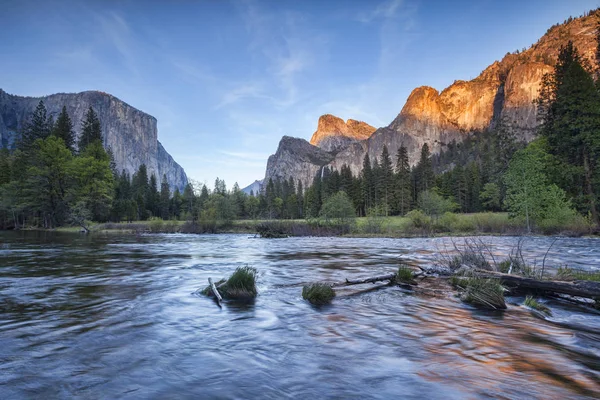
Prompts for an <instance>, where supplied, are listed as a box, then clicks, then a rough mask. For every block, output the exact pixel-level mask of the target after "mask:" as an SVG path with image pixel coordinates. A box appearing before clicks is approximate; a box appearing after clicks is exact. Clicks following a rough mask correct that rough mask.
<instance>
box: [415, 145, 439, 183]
mask: <svg viewBox="0 0 600 400" xmlns="http://www.w3.org/2000/svg"><path fill="white" fill-rule="evenodd" d="M415 175H416V176H415V178H416V186H417V187H416V191H417V194H418V193H420V192H424V191H426V190H431V189H433V186H434V185H435V173H434V172H433V165H432V162H431V153H430V152H429V145H428V144H427V143H425V144H423V147H421V158H420V159H419V163H418V164H417V167H416V171H415Z"/></svg>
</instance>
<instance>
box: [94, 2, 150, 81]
mask: <svg viewBox="0 0 600 400" xmlns="http://www.w3.org/2000/svg"><path fill="white" fill-rule="evenodd" d="M96 21H97V22H98V23H99V27H100V39H101V40H103V41H105V42H106V43H107V44H108V45H109V46H110V47H112V48H113V49H114V50H116V52H117V53H118V54H119V55H120V56H121V58H122V59H123V62H124V64H125V66H126V67H127V69H129V71H130V72H131V73H133V74H134V75H136V76H139V75H140V73H139V69H138V66H137V62H136V56H135V51H136V49H138V47H139V46H137V45H136V44H135V40H134V38H133V33H132V30H131V28H130V27H129V24H128V23H127V21H126V20H125V18H123V17H122V16H121V15H119V14H118V13H116V12H114V11H111V12H106V13H97V14H96Z"/></svg>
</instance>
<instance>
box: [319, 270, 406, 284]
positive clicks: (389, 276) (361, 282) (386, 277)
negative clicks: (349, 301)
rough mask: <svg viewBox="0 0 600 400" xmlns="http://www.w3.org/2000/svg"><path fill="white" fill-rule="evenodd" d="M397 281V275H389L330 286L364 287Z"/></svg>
mask: <svg viewBox="0 0 600 400" xmlns="http://www.w3.org/2000/svg"><path fill="white" fill-rule="evenodd" d="M394 279H396V274H395V273H394V274H387V275H380V276H374V277H371V278H365V279H352V280H350V279H346V280H345V281H344V282H334V283H332V284H331V285H330V286H331V287H342V286H350V285H362V284H364V283H375V282H380V281H392V280H394Z"/></svg>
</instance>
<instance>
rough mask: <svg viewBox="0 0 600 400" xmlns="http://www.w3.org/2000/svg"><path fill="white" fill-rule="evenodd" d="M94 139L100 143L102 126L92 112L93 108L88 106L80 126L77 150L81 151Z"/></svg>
mask: <svg viewBox="0 0 600 400" xmlns="http://www.w3.org/2000/svg"><path fill="white" fill-rule="evenodd" d="M94 141H99V142H100V143H102V128H101V126H100V120H99V119H98V116H97V115H96V113H95V112H94V109H93V108H92V107H90V108H89V109H88V111H87V112H86V114H85V119H84V121H83V124H82V127H81V137H80V138H79V144H78V148H79V152H80V153H81V152H83V151H84V150H85V148H86V147H87V146H88V145H89V144H91V143H93V142H94Z"/></svg>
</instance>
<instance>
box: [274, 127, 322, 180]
mask: <svg viewBox="0 0 600 400" xmlns="http://www.w3.org/2000/svg"><path fill="white" fill-rule="evenodd" d="M333 158H334V156H333V154H332V153H329V152H327V151H325V150H322V149H320V148H319V147H317V146H313V145H312V144H310V143H308V142H307V141H306V140H304V139H298V138H293V137H290V136H284V137H283V138H281V141H280V142H279V147H278V148H277V152H276V153H275V154H273V155H272V156H270V157H269V160H268V161H267V174H266V175H265V180H264V181H263V182H264V183H265V185H264V186H266V184H268V183H269V179H273V181H275V180H277V179H289V178H290V177H293V178H294V180H295V181H296V182H297V181H298V180H299V181H301V182H302V184H303V185H304V187H308V186H310V185H311V184H312V181H313V178H314V177H315V175H316V174H317V172H319V170H320V169H321V167H323V166H325V165H327V164H329V163H330V162H331V161H333Z"/></svg>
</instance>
